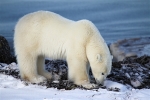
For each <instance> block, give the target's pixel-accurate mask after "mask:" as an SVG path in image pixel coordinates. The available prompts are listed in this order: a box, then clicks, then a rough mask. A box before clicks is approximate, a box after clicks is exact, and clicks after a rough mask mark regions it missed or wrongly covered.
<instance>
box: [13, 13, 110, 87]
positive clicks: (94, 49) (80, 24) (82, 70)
mask: <svg viewBox="0 0 150 100" xmlns="http://www.w3.org/2000/svg"><path fill="white" fill-rule="evenodd" d="M14 45H15V52H16V55H17V60H18V64H19V68H20V73H21V77H22V78H23V79H26V80H29V81H31V82H33V83H39V82H42V81H44V80H45V79H46V78H49V79H51V77H52V76H51V74H50V73H48V72H46V71H45V70H44V58H45V57H50V58H51V59H63V60H67V63H68V68H69V70H68V78H69V80H71V81H73V82H74V83H75V84H77V85H82V86H84V87H86V88H92V87H95V86H96V85H95V84H90V80H89V76H88V71H89V67H88V66H91V69H92V72H93V74H94V77H95V79H96V80H97V82H98V83H103V82H104V79H105V78H106V76H107V75H108V74H109V73H110V70H111V63H112V58H111V55H110V51H109V49H108V47H107V44H106V43H105V41H104V39H103V38H102V36H101V35H100V33H99V31H98V30H97V28H96V27H95V26H94V24H93V23H92V22H90V21H88V20H79V21H72V20H69V19H66V18H64V17H62V16H60V15H58V14H55V13H53V12H48V11H38V12H34V13H30V14H27V15H25V16H23V17H22V18H21V19H20V20H19V22H18V23H17V25H16V27H15V34H14ZM97 55H98V56H97ZM102 73H104V75H102Z"/></svg>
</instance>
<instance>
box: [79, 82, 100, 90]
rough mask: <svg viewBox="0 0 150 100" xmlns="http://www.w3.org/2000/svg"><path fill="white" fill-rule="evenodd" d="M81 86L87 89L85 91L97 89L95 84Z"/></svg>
mask: <svg viewBox="0 0 150 100" xmlns="http://www.w3.org/2000/svg"><path fill="white" fill-rule="evenodd" d="M81 86H83V87H84V88H87V89H94V88H97V87H98V86H97V85H96V84H92V83H86V84H82V85H81Z"/></svg>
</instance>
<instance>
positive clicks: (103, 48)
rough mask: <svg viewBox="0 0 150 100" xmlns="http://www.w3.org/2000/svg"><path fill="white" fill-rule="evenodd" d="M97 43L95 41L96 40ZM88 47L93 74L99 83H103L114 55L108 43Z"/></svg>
mask: <svg viewBox="0 0 150 100" xmlns="http://www.w3.org/2000/svg"><path fill="white" fill-rule="evenodd" d="M94 43H95V42H94ZM93 45H94V44H93V43H92V44H91V45H90V46H89V47H88V48H87V57H88V60H89V63H90V67H91V69H92V73H93V76H94V78H95V80H96V82H97V83H98V84H103V83H104V80H105V79H106V77H107V75H108V74H110V71H111V67H112V55H111V54H110V51H109V49H108V46H107V44H106V43H102V44H99V45H97V46H93Z"/></svg>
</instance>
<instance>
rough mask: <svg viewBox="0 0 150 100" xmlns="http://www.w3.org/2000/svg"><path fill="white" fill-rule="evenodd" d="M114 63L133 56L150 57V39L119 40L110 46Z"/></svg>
mask: <svg viewBox="0 0 150 100" xmlns="http://www.w3.org/2000/svg"><path fill="white" fill-rule="evenodd" d="M110 51H111V53H112V55H113V61H122V60H123V59H125V58H126V57H131V56H138V57H140V56H143V55H149V56H150V37H142V38H131V39H123V40H118V41H117V42H114V43H112V44H111V45H110Z"/></svg>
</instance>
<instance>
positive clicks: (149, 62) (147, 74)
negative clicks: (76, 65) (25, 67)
mask: <svg viewBox="0 0 150 100" xmlns="http://www.w3.org/2000/svg"><path fill="white" fill-rule="evenodd" d="M45 65H46V66H45V67H46V70H48V71H49V72H52V74H53V76H54V79H55V80H53V81H50V80H47V81H46V82H43V83H40V84H39V85H42V86H46V87H47V88H50V87H55V88H58V89H66V90H70V89H75V88H81V89H84V88H83V87H80V86H77V85H75V84H73V83H72V82H69V81H68V80H67V71H68V67H67V63H66V62H65V61H62V60H56V61H53V60H46V62H45ZM0 73H3V74H7V75H12V76H13V77H15V78H18V79H20V75H19V70H18V69H11V68H9V67H8V68H5V69H0ZM90 76H91V80H92V81H91V82H94V78H93V77H92V72H90ZM107 79H108V80H112V81H115V82H119V83H122V84H124V85H126V86H129V87H133V88H138V89H141V88H147V89H149V88H150V56H146V55H145V56H142V57H129V58H126V59H124V60H123V61H120V62H113V67H112V71H111V74H110V75H108V77H107ZM28 84H29V83H28V82H26V85H28ZM98 88H106V87H104V86H99V87H98ZM109 90H112V91H119V89H118V88H116V89H115V88H114V89H109Z"/></svg>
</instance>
